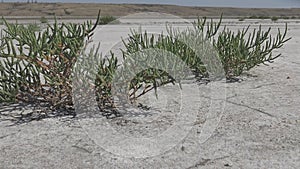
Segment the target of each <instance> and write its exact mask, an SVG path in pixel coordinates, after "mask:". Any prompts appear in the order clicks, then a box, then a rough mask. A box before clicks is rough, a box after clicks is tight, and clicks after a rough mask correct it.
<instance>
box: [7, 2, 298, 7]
mask: <svg viewBox="0 0 300 169" xmlns="http://www.w3.org/2000/svg"><path fill="white" fill-rule="evenodd" d="M3 1H4V2H27V0H3ZM30 1H31V0H30ZM37 1H38V2H80V3H84V2H93V3H144V4H175V5H186V6H213V7H215V6H219V7H222V6H223V7H250V8H264V7H270V8H281V7H282V8H300V0H61V1H59V0H37Z"/></svg>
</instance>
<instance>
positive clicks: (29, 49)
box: [0, 21, 96, 109]
mask: <svg viewBox="0 0 300 169" xmlns="http://www.w3.org/2000/svg"><path fill="white" fill-rule="evenodd" d="M5 24H6V29H4V35H3V36H2V37H1V41H0V58H1V59H2V60H0V102H16V101H22V102H26V103H44V104H46V105H47V106H49V107H50V108H51V109H59V108H67V107H71V106H72V98H71V96H72V95H71V93H72V75H71V74H72V68H73V66H74V64H75V63H76V60H77V57H78V55H79V54H80V52H81V49H82V48H83V46H84V45H85V40H86V38H89V37H90V36H91V33H92V31H93V30H94V29H95V28H96V25H93V24H92V23H91V22H90V21H88V22H86V23H84V24H80V25H78V24H64V23H62V24H58V23H57V22H56V21H55V23H54V24H53V25H48V27H47V28H46V29H45V30H43V31H39V32H36V29H35V27H34V28H33V27H32V26H31V25H28V26H24V25H19V24H11V23H8V22H6V21H5Z"/></svg>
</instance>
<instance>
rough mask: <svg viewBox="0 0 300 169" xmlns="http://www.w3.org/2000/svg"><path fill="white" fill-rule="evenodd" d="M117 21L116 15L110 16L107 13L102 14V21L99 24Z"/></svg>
mask: <svg viewBox="0 0 300 169" xmlns="http://www.w3.org/2000/svg"><path fill="white" fill-rule="evenodd" d="M115 22H117V18H116V17H114V16H110V15H106V16H101V17H100V21H99V25H106V24H109V23H115Z"/></svg>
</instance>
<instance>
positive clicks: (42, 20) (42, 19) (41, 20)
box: [40, 16, 48, 23]
mask: <svg viewBox="0 0 300 169" xmlns="http://www.w3.org/2000/svg"><path fill="white" fill-rule="evenodd" d="M40 22H41V23H48V19H47V18H46V17H44V16H42V17H41V18H40Z"/></svg>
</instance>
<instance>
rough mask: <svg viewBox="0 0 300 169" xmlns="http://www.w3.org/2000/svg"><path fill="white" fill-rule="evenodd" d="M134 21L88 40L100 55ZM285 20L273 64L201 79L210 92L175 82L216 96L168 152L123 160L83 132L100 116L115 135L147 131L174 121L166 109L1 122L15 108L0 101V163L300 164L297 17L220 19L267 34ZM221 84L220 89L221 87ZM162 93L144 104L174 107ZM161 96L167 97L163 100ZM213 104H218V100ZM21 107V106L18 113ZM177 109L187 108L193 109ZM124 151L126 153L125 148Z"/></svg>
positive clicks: (153, 28)
mask: <svg viewBox="0 0 300 169" xmlns="http://www.w3.org/2000/svg"><path fill="white" fill-rule="evenodd" d="M139 21H144V20H136V21H134V23H133V24H129V23H127V24H123V25H108V26H102V27H99V28H97V30H96V34H95V35H96V36H95V37H94V42H95V43H97V42H100V43H101V49H102V50H103V53H106V52H108V51H109V50H110V49H111V48H112V47H114V46H115V48H118V44H120V38H121V37H126V35H127V34H128V33H129V28H139V26H140V25H139V23H140V22H139ZM126 22H127V21H126ZM154 22H155V23H154ZM154 22H152V23H151V24H149V22H148V21H147V22H146V23H145V25H144V26H142V28H144V29H146V30H148V31H149V32H152V33H161V32H162V31H163V30H165V25H164V24H163V23H159V22H158V21H154ZM285 22H288V23H289V32H288V36H289V37H292V40H290V41H289V42H287V43H286V45H284V46H283V47H282V48H281V49H279V50H277V51H275V52H274V54H277V53H282V56H281V57H280V58H278V59H277V60H275V62H274V63H272V64H270V65H269V66H265V65H261V66H259V67H256V68H255V69H253V70H251V71H250V72H249V74H250V76H246V75H245V76H242V77H241V78H242V79H243V81H242V82H240V83H230V84H224V83H222V82H220V83H217V82H212V83H211V84H209V85H211V86H214V84H218V86H219V87H220V89H219V90H213V89H218V88H211V86H209V85H208V86H201V87H199V89H196V87H195V86H192V85H191V86H189V84H186V85H185V86H183V87H187V89H188V90H187V92H190V93H191V96H192V95H193V92H192V91H193V89H195V91H200V95H201V96H203V95H204V96H205V95H206V94H208V95H210V96H216V99H215V100H213V98H214V97H211V98H210V99H209V98H208V99H205V97H204V98H203V100H202V102H201V105H199V109H198V110H197V111H196V114H197V117H196V118H195V119H192V120H194V121H193V123H187V124H189V125H190V126H185V127H192V129H191V130H190V131H189V132H187V136H186V137H184V139H182V140H178V144H176V145H174V146H173V147H172V148H171V149H169V150H168V151H162V152H161V153H160V154H158V155H155V156H150V155H149V156H148V157H146V158H126V156H122V155H120V154H118V153H116V152H115V151H117V148H120V149H121V148H122V147H118V146H120V145H121V144H120V145H118V143H117V142H113V141H112V142H111V143H113V144H112V145H114V144H115V147H110V148H111V149H107V147H105V146H104V145H101V144H98V143H99V140H97V139H100V142H101V141H103V140H101V138H99V136H97V135H91V134H93V133H94V134H97V132H101V131H93V130H92V129H97V127H99V126H100V124H98V122H100V121H101V122H103V123H107V124H109V125H111V126H113V128H114V129H115V130H116V131H118V132H119V133H120V135H121V134H124V135H127V136H128V137H135V136H136V137H143V136H147V137H149V135H150V136H151V135H152V136H153V137H155V136H156V134H157V133H160V132H163V131H164V130H166V129H167V128H168V127H169V126H170V125H172V123H174V121H175V116H176V115H174V114H172V112H170V111H165V112H164V110H161V111H154V115H152V116H140V117H139V116H125V117H123V118H117V119H113V120H106V119H98V120H97V119H93V118H91V119H88V118H86V119H76V118H75V119H72V118H71V117H61V118H50V119H44V120H41V121H33V122H30V123H24V124H19V125H12V126H11V124H12V123H11V122H9V121H2V120H4V119H5V118H6V117H5V116H2V115H3V114H8V113H13V114H15V113H18V112H20V111H21V110H14V111H13V112H8V111H4V110H5V109H4V108H7V107H2V108H0V150H1V151H0V168H103V169H106V168H172V169H173V168H180V169H182V168H183V169H187V168H225V167H226V168H300V162H299V161H300V158H299V157H300V112H299V110H300V104H299V103H300V48H299V46H300V22H299V21H298V20H286V21H285V20H279V21H278V22H276V23H273V22H271V21H269V20H257V21H248V20H246V21H243V22H240V21H237V20H225V23H226V24H228V27H229V28H231V29H233V30H235V31H237V29H241V28H243V27H245V26H246V25H248V24H251V25H252V27H257V26H258V25H259V24H262V25H263V26H262V27H263V29H266V28H267V27H269V26H271V27H272V28H273V29H274V30H275V31H273V32H272V33H273V34H274V35H275V33H276V30H277V28H281V29H283V28H284V23H285ZM174 26H178V27H180V28H181V29H183V28H184V27H186V26H187V25H186V24H182V23H175V24H174ZM224 89H226V93H225V94H224V92H222V91H223V90H224ZM208 91H209V92H208ZM163 92H164V95H163V97H162V98H161V99H162V100H158V101H153V102H151V99H152V100H153V99H155V98H153V97H148V98H147V99H146V102H148V103H149V102H150V103H152V106H155V105H157V104H158V105H159V103H161V104H162V105H164V107H165V108H168V106H169V107H170V110H172V108H174V110H175V111H176V110H179V108H178V107H176V106H173V107H172V104H173V102H174V101H177V98H178V97H179V96H180V95H179V94H178V92H180V90H178V88H176V89H174V92H172V91H171V92H170V91H169V90H164V91H163ZM206 92H208V93H206ZM193 96H194V95H193ZM165 97H167V98H168V100H164V99H163V98H165ZM188 99H195V98H194V97H184V100H183V102H182V103H181V106H186V107H189V106H190V107H193V105H195V104H197V102H196V103H195V102H193V103H194V104H193V103H192V102H189V100H188ZM218 103H219V104H223V103H225V105H221V106H220V105H218ZM192 104H193V105H192ZM150 105H151V104H150ZM218 106H219V108H223V109H222V114H219V115H220V116H219V117H220V118H215V119H216V121H215V123H214V124H211V126H212V130H211V135H210V137H209V138H208V139H207V140H205V141H204V142H200V140H201V139H202V138H201V137H200V136H201V134H203V132H204V130H203V128H204V127H205V123H207V122H208V121H209V119H208V118H206V116H202V115H203V114H201V113H203V112H204V113H206V112H207V111H209V110H212V111H214V110H217V108H218ZM209 108H212V109H209ZM214 108H215V109H214ZM24 109H25V110H22V111H26V108H24ZM27 111H28V110H27ZM183 111H187V112H189V111H190V112H191V113H193V112H194V111H195V110H192V109H191V110H189V109H185V110H183ZM174 113H176V112H174ZM218 120H219V121H218ZM89 122H90V123H89ZM210 122H211V121H210ZM88 125H89V126H88ZM87 127H92V128H87ZM93 127H94V128H93ZM214 127H215V129H214ZM90 129H91V130H90ZM100 129H101V128H100ZM103 135H107V138H103V139H104V140H106V141H108V142H109V137H108V136H109V135H110V133H101V136H103ZM161 139H164V138H161ZM175 141H176V140H175ZM104 144H106V143H104ZM112 145H110V146H112ZM166 146H169V145H168V144H166ZM110 150H112V151H110ZM140 151H141V152H143V151H144V152H145V154H146V155H147V154H149V153H151V152H149V149H147V148H146V147H140ZM128 154H129V155H132V154H130V152H128ZM128 154H127V155H128Z"/></svg>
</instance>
